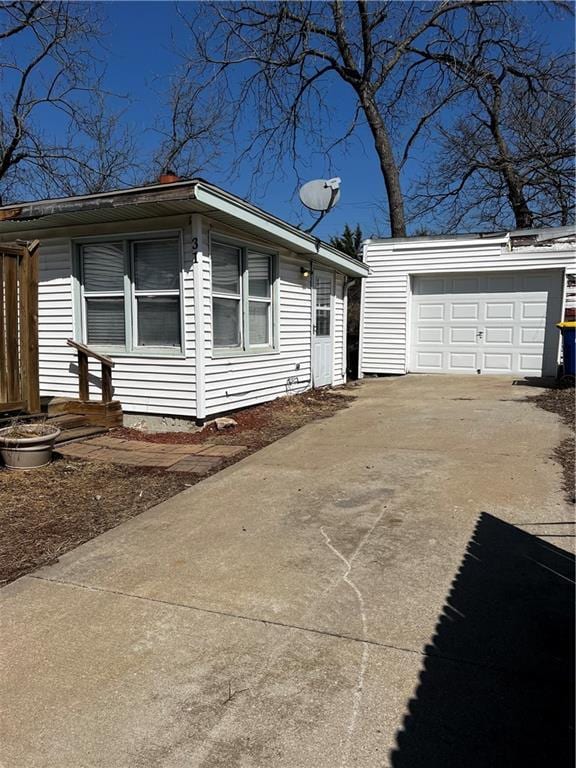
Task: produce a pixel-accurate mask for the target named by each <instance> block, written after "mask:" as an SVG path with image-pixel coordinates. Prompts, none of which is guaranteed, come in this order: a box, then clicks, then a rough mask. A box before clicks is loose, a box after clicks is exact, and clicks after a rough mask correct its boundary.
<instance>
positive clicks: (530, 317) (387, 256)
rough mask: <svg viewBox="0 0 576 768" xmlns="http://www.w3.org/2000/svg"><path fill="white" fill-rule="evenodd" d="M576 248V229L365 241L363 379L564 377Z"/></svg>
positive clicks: (360, 353) (362, 327) (361, 369)
mask: <svg viewBox="0 0 576 768" xmlns="http://www.w3.org/2000/svg"><path fill="white" fill-rule="evenodd" d="M575 243H576V234H575V229H574V227H559V228H554V229H540V230H521V231H515V232H504V233H498V234H483V235H458V236H427V237H411V238H398V239H381V240H380V239H378V240H377V239H374V240H367V241H366V242H365V243H364V246H363V247H364V256H363V260H364V263H365V264H366V266H368V267H369V268H370V276H369V277H368V278H367V279H366V280H364V281H363V282H362V300H361V327H360V352H359V374H360V376H362V375H364V374H404V373H409V372H411V373H452V374H456V373H462V374H476V373H483V374H512V375H519V376H554V375H556V373H557V369H558V361H559V350H560V344H559V340H560V334H559V331H558V329H557V328H556V323H558V322H559V321H561V320H562V319H563V317H564V311H565V308H566V305H567V290H566V285H567V283H568V284H569V283H570V282H573V273H574V272H575V271H576V268H575ZM567 277H568V278H571V279H568V280H567Z"/></svg>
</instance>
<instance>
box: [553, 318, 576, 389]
mask: <svg viewBox="0 0 576 768" xmlns="http://www.w3.org/2000/svg"><path fill="white" fill-rule="evenodd" d="M557 327H558V328H560V330H561V332H562V352H563V354H562V359H563V360H564V376H576V321H571V322H564V323H557Z"/></svg>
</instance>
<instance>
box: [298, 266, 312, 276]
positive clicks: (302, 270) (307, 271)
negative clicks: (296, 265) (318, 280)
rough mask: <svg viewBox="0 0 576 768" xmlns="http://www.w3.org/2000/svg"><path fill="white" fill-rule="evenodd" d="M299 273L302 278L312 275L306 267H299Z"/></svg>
mask: <svg viewBox="0 0 576 768" xmlns="http://www.w3.org/2000/svg"><path fill="white" fill-rule="evenodd" d="M300 272H301V274H302V277H310V275H311V274H312V270H311V269H309V268H308V267H300Z"/></svg>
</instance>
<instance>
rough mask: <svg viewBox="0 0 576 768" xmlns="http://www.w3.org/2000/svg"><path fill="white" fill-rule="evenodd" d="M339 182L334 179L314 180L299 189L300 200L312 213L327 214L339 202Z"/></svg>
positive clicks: (337, 179)
mask: <svg viewBox="0 0 576 768" xmlns="http://www.w3.org/2000/svg"><path fill="white" fill-rule="evenodd" d="M340 181H341V179H339V178H338V177H336V178H334V179H315V180H314V181H309V182H307V183H306V184H304V185H303V186H302V187H301V188H300V192H299V194H300V200H301V201H302V203H303V204H304V205H305V206H306V208H310V210H312V211H321V212H322V213H327V212H328V211H329V210H330V209H331V208H333V207H334V206H335V205H336V203H337V202H338V200H340Z"/></svg>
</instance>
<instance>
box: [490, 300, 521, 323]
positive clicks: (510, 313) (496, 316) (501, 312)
mask: <svg viewBox="0 0 576 768" xmlns="http://www.w3.org/2000/svg"><path fill="white" fill-rule="evenodd" d="M484 317H485V318H486V320H512V318H513V317H514V302H511V301H487V302H486V306H485V314H484Z"/></svg>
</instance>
